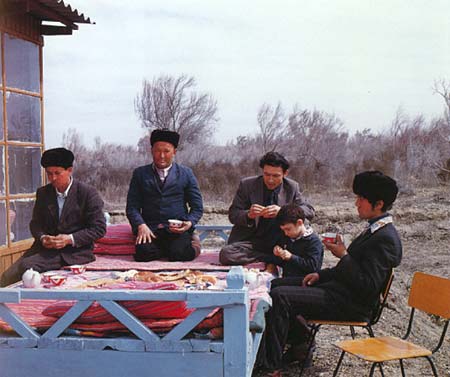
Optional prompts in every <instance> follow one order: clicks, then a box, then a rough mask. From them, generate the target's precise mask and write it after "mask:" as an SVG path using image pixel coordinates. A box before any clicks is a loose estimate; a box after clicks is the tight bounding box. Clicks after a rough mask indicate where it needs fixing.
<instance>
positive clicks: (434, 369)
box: [425, 356, 438, 377]
mask: <svg viewBox="0 0 450 377" xmlns="http://www.w3.org/2000/svg"><path fill="white" fill-rule="evenodd" d="M425 358H426V359H427V360H428V362H429V363H430V366H431V369H432V370H433V375H434V377H438V374H437V370H436V367H435V365H434V363H433V359H432V358H431V357H430V356H425Z"/></svg>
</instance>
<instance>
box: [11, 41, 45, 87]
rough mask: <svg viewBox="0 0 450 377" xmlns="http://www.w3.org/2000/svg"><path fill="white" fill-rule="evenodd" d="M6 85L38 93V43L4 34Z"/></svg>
mask: <svg viewBox="0 0 450 377" xmlns="http://www.w3.org/2000/svg"><path fill="white" fill-rule="evenodd" d="M4 47H5V72H6V86H8V87H10V88H17V89H24V90H28V91H30V92H36V93H39V92H40V91H39V81H40V80H39V47H38V45H36V44H34V43H31V42H28V41H24V40H23V39H19V38H14V37H13V36H10V35H8V34H5V46H4Z"/></svg>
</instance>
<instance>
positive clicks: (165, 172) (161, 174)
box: [154, 164, 172, 179]
mask: <svg viewBox="0 0 450 377" xmlns="http://www.w3.org/2000/svg"><path fill="white" fill-rule="evenodd" d="M154 166H155V169H156V172H157V173H158V175H159V177H160V178H161V179H166V178H167V176H168V175H169V170H170V168H171V167H172V164H170V166H168V167H167V168H165V169H159V168H157V167H156V165H154Z"/></svg>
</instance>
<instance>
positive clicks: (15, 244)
mask: <svg viewBox="0 0 450 377" xmlns="http://www.w3.org/2000/svg"><path fill="white" fill-rule="evenodd" d="M6 34H8V35H9V36H12V37H14V38H18V39H21V40H24V41H27V42H31V43H33V44H35V45H37V47H38V50H39V54H38V55H39V57H38V64H39V92H31V91H28V90H23V89H19V88H14V87H9V86H7V80H6V68H5V38H6ZM0 50H1V51H0V59H1V75H2V80H1V83H0V93H1V94H2V95H3V96H2V101H3V119H2V127H3V140H0V146H3V157H4V175H5V176H4V185H5V193H4V194H1V193H0V200H1V201H4V202H5V206H6V244H5V245H0V256H5V255H10V254H15V253H17V252H18V251H23V250H26V249H27V248H29V247H30V246H31V244H32V242H33V239H32V238H29V239H26V240H20V241H12V240H11V237H10V233H11V224H10V219H9V216H8V210H9V208H10V205H11V202H12V201H15V200H20V199H32V200H35V198H36V193H35V192H33V193H25V194H10V187H9V154H8V150H9V148H10V147H35V148H40V151H41V153H42V152H43V151H44V96H43V56H42V54H43V44H42V43H39V42H37V41H35V40H32V39H30V38H27V37H25V36H24V35H21V34H19V33H16V32H14V31H12V30H3V29H2V30H0ZM7 93H16V94H22V95H26V96H31V97H37V98H39V101H40V105H39V106H40V133H41V141H40V142H22V141H11V140H8V125H7V108H6V97H7V96H6V94H7ZM40 178H41V179H40V184H39V186H41V185H42V184H43V182H44V171H43V169H42V168H41V169H40ZM30 220H31V219H30Z"/></svg>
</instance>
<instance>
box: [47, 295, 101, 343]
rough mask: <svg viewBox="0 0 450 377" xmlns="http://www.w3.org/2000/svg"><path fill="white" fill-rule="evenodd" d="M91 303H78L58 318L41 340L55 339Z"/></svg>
mask: <svg viewBox="0 0 450 377" xmlns="http://www.w3.org/2000/svg"><path fill="white" fill-rule="evenodd" d="M91 304H92V301H78V302H77V303H75V305H73V306H72V307H71V308H70V309H69V310H68V311H67V312H66V313H64V315H63V316H62V317H61V318H59V319H58V320H57V321H56V322H55V323H54V324H53V325H52V326H51V327H50V328H49V329H48V330H47V331H46V332H45V333H44V334H43V335H42V338H56V337H58V336H59V335H61V333H62V332H63V331H64V330H65V329H67V328H68V327H69V326H70V325H71V324H72V323H73V322H74V321H75V320H76V319H77V318H78V317H79V316H80V314H81V313H83V312H84V311H85V310H86V309H87V308H89V306H91Z"/></svg>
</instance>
